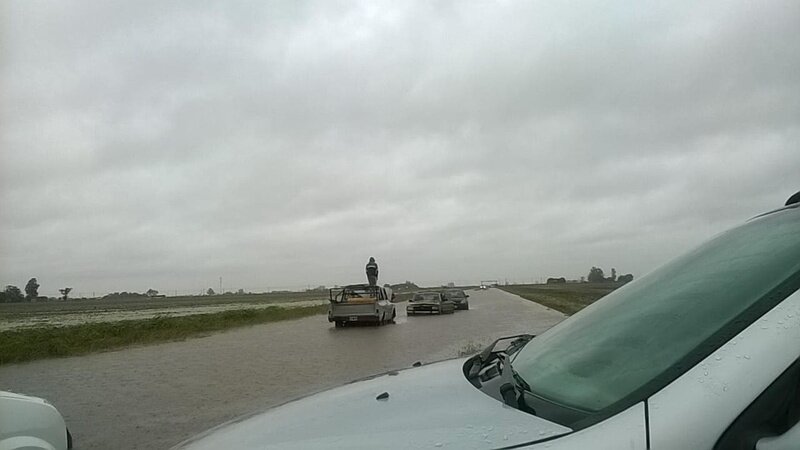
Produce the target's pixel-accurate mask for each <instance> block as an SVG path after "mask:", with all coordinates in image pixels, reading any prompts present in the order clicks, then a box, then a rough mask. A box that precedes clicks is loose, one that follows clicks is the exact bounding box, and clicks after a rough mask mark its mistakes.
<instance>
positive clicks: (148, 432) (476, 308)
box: [0, 289, 565, 449]
mask: <svg viewBox="0 0 800 450" xmlns="http://www.w3.org/2000/svg"><path fill="white" fill-rule="evenodd" d="M467 293H468V294H469V295H470V298H469V302H470V310H469V311H458V312H456V313H455V314H453V315H445V316H415V317H410V318H409V317H406V314H405V305H406V303H399V304H397V305H396V306H397V312H398V317H397V324H395V325H387V326H383V327H352V328H351V327H348V328H334V326H333V324H329V323H328V321H327V318H326V317H325V316H324V315H319V316H314V317H308V318H304V319H299V320H293V321H286V322H277V323H271V324H265V325H257V326H252V327H247V328H241V329H236V330H232V331H227V332H222V333H218V334H214V335H210V336H207V337H201V338H194V339H189V340H186V341H182V342H171V343H165V344H158V345H150V346H146V347H136V348H129V349H125V350H119V351H113V352H107V353H100V354H95V355H88V356H79V357H71V358H61V359H52V360H44V361H35V362H31V363H25V364H16V365H9V366H0V389H2V390H11V391H15V392H20V393H26V394H30V395H35V396H39V397H44V398H46V399H48V400H49V401H50V402H51V403H53V404H54V405H55V406H56V407H57V408H58V409H59V410H60V411H61V413H62V414H63V415H64V418H65V420H66V422H67V425H68V426H69V428H70V430H71V431H72V435H73V437H74V439H75V447H76V448H77V449H109V448H143V449H144V448H147V449H158V448H169V447H171V446H172V445H175V444H177V443H179V442H180V441H182V440H184V439H186V438H188V437H191V436H193V435H195V434H197V433H199V432H202V431H204V430H206V429H208V428H210V427H213V426H215V425H218V424H220V423H222V422H225V421H227V420H230V419H233V418H236V417H239V416H241V415H243V414H247V413H250V412H253V411H258V410H263V409H266V408H268V407H270V406H274V405H276V404H279V403H282V402H285V401H287V400H290V399H292V398H296V397H298V396H301V395H305V394H308V393H311V392H316V391H320V390H323V389H327V388H331V387H335V386H339V385H341V384H344V383H346V382H348V381H351V380H353V379H356V378H360V377H364V376H367V375H371V374H375V373H380V372H384V371H387V370H390V369H398V368H404V367H409V366H411V364H413V363H414V362H416V361H422V362H433V361H437V360H442V359H447V358H452V357H455V356H458V355H459V353H460V352H462V351H464V350H466V349H468V348H475V349H477V348H480V347H482V346H484V345H487V344H488V343H489V342H491V341H492V340H493V339H495V338H497V337H500V336H504V335H509V334H517V333H523V332H527V333H534V334H538V333H541V332H543V331H544V330H546V329H548V328H550V327H551V326H553V325H554V324H556V323H558V322H559V321H561V320H562V319H564V317H565V316H564V315H562V314H561V313H559V312H557V311H553V310H550V309H547V308H545V307H543V306H540V305H538V304H536V303H533V302H530V301H527V300H523V299H521V298H519V297H517V296H514V295H512V294H509V293H506V292H503V291H501V290H499V289H489V290H485V291H468V292H467Z"/></svg>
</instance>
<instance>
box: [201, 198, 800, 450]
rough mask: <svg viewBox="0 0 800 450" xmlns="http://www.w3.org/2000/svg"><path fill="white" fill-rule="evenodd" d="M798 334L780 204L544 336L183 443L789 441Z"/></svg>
mask: <svg viewBox="0 0 800 450" xmlns="http://www.w3.org/2000/svg"><path fill="white" fill-rule="evenodd" d="M798 343H800V204H798V203H790V204H788V205H787V206H785V207H783V208H780V209H777V210H774V211H771V212H768V213H765V214H762V215H760V216H757V217H754V218H752V219H750V220H748V221H747V222H745V223H744V224H742V225H740V226H738V227H735V228H733V229H731V230H729V231H727V232H725V233H722V234H720V235H717V236H716V237H714V238H712V239H711V240H709V241H708V242H706V243H705V244H703V245H701V246H699V247H698V248H696V249H694V250H693V251H691V252H689V253H687V254H685V255H684V256H681V257H679V258H677V259H675V260H673V261H672V262H670V263H668V264H666V265H664V266H662V267H660V268H659V269H656V270H654V271H653V272H651V273H650V274H648V275H646V276H644V277H642V278H640V279H638V280H635V281H632V282H630V283H628V284H626V285H625V286H623V287H621V288H619V289H617V290H615V291H614V292H612V293H610V294H608V295H607V296H605V297H603V298H602V299H600V300H598V301H597V302H595V303H593V304H592V305H590V306H588V307H586V308H585V309H583V310H581V311H579V312H578V313H576V314H574V315H572V316H571V317H569V318H567V319H566V320H564V321H563V322H561V323H559V324H558V325H556V326H554V327H553V328H551V329H549V330H547V331H546V332H545V333H543V334H542V335H540V336H536V337H533V336H531V335H520V336H511V337H509V338H508V339H505V340H504V341H497V342H495V343H493V344H492V345H490V346H488V347H486V349H484V350H483V351H482V352H481V353H480V354H478V355H475V356H472V357H469V358H462V359H454V360H449V361H443V362H439V363H434V364H430V365H423V366H421V367H413V368H409V369H406V370H402V371H396V372H391V373H387V374H385V375H383V376H377V377H371V378H369V379H366V380H363V381H360V382H356V383H351V384H348V385H346V386H343V387H340V388H336V389H332V390H329V391H325V392H322V393H319V394H315V395H312V396H309V397H305V398H303V399H300V400H296V401H294V402H290V403H287V404H285V405H283V406H280V407H277V408H273V409H271V410H268V411H267V412H264V413H262V414H259V415H255V416H250V417H248V418H245V419H243V420H240V421H237V422H234V423H231V424H229V425H227V426H224V427H221V428H218V429H216V430H212V431H211V432H210V433H209V434H207V435H205V436H201V437H200V438H198V439H196V440H193V441H190V442H188V443H187V446H186V448H189V449H193V450H199V449H213V448H233V447H236V448H289V449H300V448H314V449H321V448H409V447H413V448H426V447H427V448H434V447H435V448H440V447H442V448H472V449H476V448H485V449H498V448H502V449H511V448H514V449H520V448H525V449H544V448H548V449H550V450H567V449H587V448H591V449H620V448H625V449H642V450H645V449H693V450H704V449H707V450H718V449H719V450H722V449H758V450H777V449H790V448H798V442H800V441H799V440H798V439H800V395H798V392H800V345H798ZM393 426H394V427H396V428H392V427H393ZM387 430H388V432H387ZM387 435H388V437H387Z"/></svg>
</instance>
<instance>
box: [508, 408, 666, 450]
mask: <svg viewBox="0 0 800 450" xmlns="http://www.w3.org/2000/svg"><path fill="white" fill-rule="evenodd" d="M644 417H645V415H644V402H642V403H637V404H636V405H633V406H631V407H630V408H628V409H626V410H625V411H623V412H621V413H619V414H617V415H615V416H614V417H611V418H609V419H607V420H604V421H603V422H600V423H598V424H596V425H593V426H591V427H589V428H585V429H583V430H580V431H577V432H575V433H572V434H568V435H566V436H563V437H559V438H556V439H554V440H552V441H547V442H542V443H540V444H535V445H532V446H529V447H523V448H530V449H532V450H533V449H536V450H538V449H544V448H547V449H548V450H576V449H592V450H645V449H646V448H647V427H646V424H645V420H644ZM653 448H657V447H653Z"/></svg>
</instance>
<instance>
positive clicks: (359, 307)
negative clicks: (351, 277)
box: [328, 284, 397, 327]
mask: <svg viewBox="0 0 800 450" xmlns="http://www.w3.org/2000/svg"><path fill="white" fill-rule="evenodd" d="M393 299H394V295H393V294H392V289H391V288H389V287H385V286H370V285H368V284H351V285H349V286H345V287H343V288H333V289H330V291H329V305H328V322H334V323H335V324H336V327H343V326H345V325H347V324H351V323H371V324H375V325H383V324H385V323H394V319H395V317H397V311H396V310H395V306H394V303H392V300H393Z"/></svg>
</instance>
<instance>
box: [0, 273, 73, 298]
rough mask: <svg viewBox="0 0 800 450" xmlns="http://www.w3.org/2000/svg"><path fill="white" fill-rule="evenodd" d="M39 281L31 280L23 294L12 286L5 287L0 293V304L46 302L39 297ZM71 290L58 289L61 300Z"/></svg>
mask: <svg viewBox="0 0 800 450" xmlns="http://www.w3.org/2000/svg"><path fill="white" fill-rule="evenodd" d="M39 287H40V285H39V281H38V280H36V278H35V277H34V278H31V279H30V280H28V283H27V284H26V285H25V294H24V295H23V294H22V291H21V290H20V288H18V287H17V286H14V285H13V284H9V285H7V286H6V287H5V288H4V289H3V290H2V291H0V303H16V302H25V301H28V302H33V301H39V300H47V297H42V296H40V295H39ZM71 290H72V288H64V289H59V291H60V292H61V299H62V300H66V299H67V296H68V295H69V292H70V291H71Z"/></svg>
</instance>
